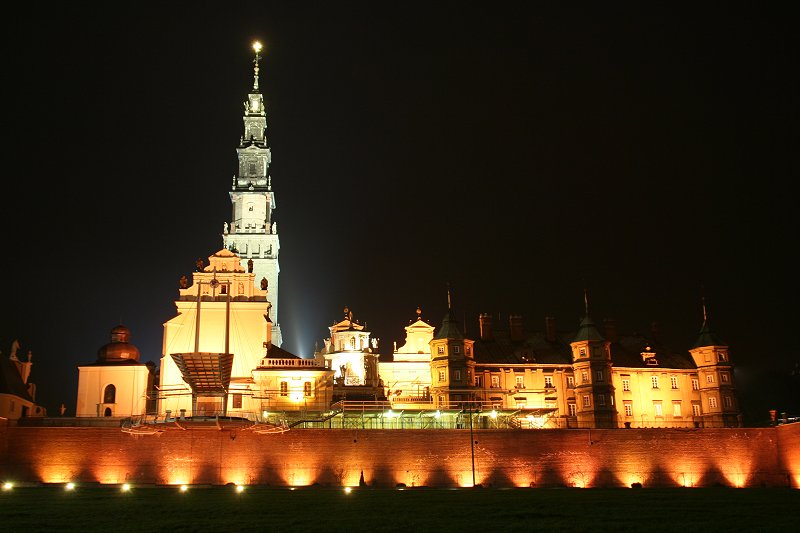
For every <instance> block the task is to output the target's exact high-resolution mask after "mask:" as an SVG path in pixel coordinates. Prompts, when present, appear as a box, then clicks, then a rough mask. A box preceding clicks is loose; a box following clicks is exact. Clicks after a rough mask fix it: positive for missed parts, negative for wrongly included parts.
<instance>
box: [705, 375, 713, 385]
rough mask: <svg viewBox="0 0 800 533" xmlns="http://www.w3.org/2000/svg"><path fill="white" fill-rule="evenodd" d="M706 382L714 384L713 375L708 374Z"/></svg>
mask: <svg viewBox="0 0 800 533" xmlns="http://www.w3.org/2000/svg"><path fill="white" fill-rule="evenodd" d="M706 381H707V382H708V383H714V374H708V375H706Z"/></svg>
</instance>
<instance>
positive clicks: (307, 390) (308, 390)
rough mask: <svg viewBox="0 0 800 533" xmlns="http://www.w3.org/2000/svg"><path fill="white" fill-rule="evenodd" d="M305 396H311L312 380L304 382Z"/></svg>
mask: <svg viewBox="0 0 800 533" xmlns="http://www.w3.org/2000/svg"><path fill="white" fill-rule="evenodd" d="M303 396H305V397H309V396H311V382H310V381H306V382H305V383H303Z"/></svg>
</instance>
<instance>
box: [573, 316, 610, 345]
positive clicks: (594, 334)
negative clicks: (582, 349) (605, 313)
mask: <svg viewBox="0 0 800 533" xmlns="http://www.w3.org/2000/svg"><path fill="white" fill-rule="evenodd" d="M604 340H605V339H604V338H603V336H602V335H600V332H599V331H598V330H597V326H595V324H594V321H593V320H592V319H591V318H590V317H589V315H586V316H585V317H583V320H581V323H580V325H579V326H578V331H577V332H576V333H575V338H574V339H572V342H582V341H604Z"/></svg>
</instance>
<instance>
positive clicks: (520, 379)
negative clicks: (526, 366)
mask: <svg viewBox="0 0 800 533" xmlns="http://www.w3.org/2000/svg"><path fill="white" fill-rule="evenodd" d="M515 379H516V385H514V388H517V389H524V388H525V384H524V383H523V379H524V378H523V376H515Z"/></svg>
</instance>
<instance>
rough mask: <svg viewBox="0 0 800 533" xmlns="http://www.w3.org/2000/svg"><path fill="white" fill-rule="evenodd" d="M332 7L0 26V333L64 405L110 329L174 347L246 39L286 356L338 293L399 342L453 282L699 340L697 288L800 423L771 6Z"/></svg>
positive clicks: (213, 229) (745, 399) (793, 224)
mask: <svg viewBox="0 0 800 533" xmlns="http://www.w3.org/2000/svg"><path fill="white" fill-rule="evenodd" d="M290 4H291V6H292V7H290ZM319 4H320V5H316V3H292V2H274V3H272V2H255V3H254V2H250V3H241V4H239V5H236V6H235V7H231V8H225V9H223V10H220V9H218V8H216V7H211V6H212V4H211V3H209V4H204V3H197V2H191V3H189V2H187V3H185V4H180V3H175V4H171V5H170V7H164V6H163V5H161V3H145V4H143V5H142V4H137V5H135V6H134V5H130V4H122V3H113V4H109V5H100V4H95V5H92V6H91V7H89V6H77V5H76V6H73V5H56V6H55V7H49V8H47V9H44V8H42V7H41V6H38V5H37V6H33V5H31V7H27V8H21V10H20V11H19V13H20V14H19V15H17V16H16V18H15V17H11V16H9V17H8V18H7V23H8V25H9V29H8V30H7V31H6V36H5V38H6V39H7V43H6V47H5V53H4V57H3V59H4V72H5V75H4V81H5V83H4V90H5V91H6V93H7V96H6V97H5V98H4V103H5V105H4V112H3V118H4V120H3V122H4V129H5V135H4V138H5V143H6V147H7V148H8V150H7V152H6V156H5V158H4V159H5V162H6V165H5V176H4V179H3V181H2V183H3V205H2V210H1V211H2V216H3V228H4V232H3V234H4V246H3V248H4V261H3V278H4V279H5V280H6V286H5V290H4V309H5V310H4V313H3V314H4V316H5V318H4V319H3V321H2V323H0V349H1V350H2V352H3V356H4V357H7V356H8V353H9V348H10V345H11V342H12V341H13V340H14V339H19V341H20V343H21V345H22V349H21V351H22V353H25V352H27V351H28V350H32V352H33V362H34V365H33V370H32V377H31V380H32V381H33V382H35V383H36V384H37V386H38V398H37V399H38V400H39V402H40V403H42V404H43V405H44V406H45V407H46V408H47V409H48V411H49V414H50V415H57V413H58V406H59V405H60V404H61V403H64V404H66V406H67V409H68V410H67V414H68V415H69V414H72V413H74V409H75V396H76V391H77V380H78V370H77V368H76V367H77V365H78V364H84V363H91V362H93V361H94V360H95V357H96V352H97V349H98V348H99V347H100V346H102V345H103V344H105V343H106V342H108V341H109V339H110V337H109V335H110V330H111V328H112V327H114V326H115V325H117V324H118V323H120V322H121V323H123V324H125V325H127V326H128V327H130V328H131V330H132V342H133V343H134V344H136V345H137V346H138V347H139V349H140V351H141V353H142V360H143V361H148V360H150V361H154V362H158V361H159V359H160V356H161V335H162V324H163V323H164V322H165V321H167V320H168V319H170V318H171V317H172V316H174V309H175V307H174V300H175V298H176V297H177V294H178V279H179V278H180V276H181V275H184V274H186V275H187V276H188V275H189V274H190V273H191V271H192V269H193V266H194V261H195V259H196V258H197V257H208V256H209V255H211V254H213V253H214V252H216V251H218V250H219V249H220V248H222V237H221V233H222V229H223V222H225V221H226V220H229V216H230V200H229V197H228V191H229V190H230V184H231V178H232V176H233V174H234V173H235V172H236V171H237V161H236V151H235V149H236V146H237V144H238V140H239V137H240V135H241V134H242V102H243V101H244V99H245V98H246V95H247V93H248V91H249V89H250V88H251V86H252V62H251V61H252V51H251V48H250V45H251V43H252V41H253V40H255V39H259V40H261V42H263V43H264V45H265V52H264V53H263V60H262V63H261V67H262V69H261V74H262V76H261V88H262V91H263V93H264V98H265V102H266V105H267V124H268V130H267V135H268V138H269V139H270V143H271V147H272V156H273V162H272V165H271V167H270V174H271V175H272V184H273V189H274V192H275V195H276V199H277V206H278V208H277V210H276V212H275V219H276V220H277V224H278V232H279V234H280V240H281V255H280V266H281V277H280V289H281V294H280V297H281V301H280V323H281V327H282V330H283V334H284V345H283V347H284V348H286V349H288V350H289V351H291V352H293V353H296V354H298V355H301V356H305V357H308V356H311V354H312V352H313V349H314V343H315V342H319V343H320V345H321V344H322V340H323V339H324V338H325V337H326V336H328V331H327V326H329V325H330V324H331V323H332V322H333V321H334V320H338V319H339V318H340V317H341V316H342V309H343V308H344V307H345V306H349V308H350V309H351V310H352V311H353V314H354V318H357V319H359V320H361V321H362V322H364V321H366V322H367V327H368V329H369V330H370V331H372V333H373V336H375V337H378V338H380V342H381V350H380V351H381V352H382V354H385V355H388V353H389V352H391V347H392V342H393V341H398V342H399V343H400V344H402V340H403V334H404V332H403V329H402V328H403V326H405V325H407V324H408V321H409V319H411V318H413V317H414V316H415V309H416V307H417V306H418V305H419V306H421V308H422V310H423V317H424V318H427V319H429V320H431V321H432V322H433V323H434V324H435V325H436V326H437V327H438V326H439V325H440V323H441V318H442V316H443V315H444V313H445V311H446V307H447V295H446V290H447V284H448V283H449V284H450V287H451V289H452V299H453V306H454V311H455V312H456V314H457V315H458V316H460V317H462V318H463V320H464V322H465V325H466V330H467V331H466V332H467V335H468V336H472V337H473V338H475V336H476V335H477V315H478V313H481V312H488V313H493V314H494V316H495V321H497V320H499V321H500V323H507V317H508V314H509V313H517V314H521V315H523V317H524V321H525V324H526V327H527V328H528V329H531V330H541V329H543V326H544V317H545V316H553V317H555V318H556V322H557V325H558V327H559V329H562V330H565V331H566V330H570V329H573V328H575V327H576V326H577V324H578V321H579V319H580V317H581V316H582V315H583V312H584V307H583V306H584V303H583V291H584V288H585V289H587V290H588V294H589V303H590V313H591V315H592V316H593V318H594V319H595V321H597V322H599V321H601V320H602V319H603V318H615V319H617V321H618V323H619V327H620V330H621V332H622V333H632V332H640V333H647V332H649V330H650V324H651V323H652V322H654V321H655V322H657V323H658V324H659V329H660V332H661V335H662V338H663V339H664V341H665V342H667V343H668V344H669V345H671V346H672V347H673V348H674V349H675V350H677V351H686V350H688V348H689V347H690V346H691V345H692V343H693V342H694V340H695V339H696V338H697V333H698V331H699V329H700V327H701V325H702V308H701V297H702V296H703V295H705V298H706V302H707V304H708V312H709V317H710V320H711V324H712V327H713V328H714V330H715V331H716V332H717V333H718V335H719V337H720V338H721V339H722V340H724V341H725V342H727V343H728V345H729V346H730V350H731V358H732V361H733V362H734V363H735V364H736V365H737V369H736V374H735V376H736V380H737V385H738V387H739V397H740V399H741V401H742V407H743V410H744V413H745V422H746V423H747V424H753V425H755V424H762V423H764V421H765V420H766V419H767V417H768V414H767V410H768V409H770V408H775V409H778V410H779V411H789V412H790V413H794V414H795V415H797V414H800V390H799V387H800V385H798V383H800V377H798V376H797V365H798V363H800V350H799V349H798V344H797V342H796V341H797V337H798V335H800V329H798V324H800V316H798V309H797V308H798V303H797V302H798V289H797V280H796V277H797V268H796V266H795V265H794V261H795V260H794V259H792V258H793V257H795V256H796V255H797V252H796V250H795V248H796V247H797V244H798V238H797V230H798V228H800V224H798V210H797V202H796V200H795V196H794V195H795V193H793V192H791V191H792V184H793V183H794V181H795V180H796V178H797V177H798V175H799V174H800V173H799V172H798V162H797V149H798V145H799V143H798V140H799V139H798V126H797V124H798V118H800V117H799V116H798V115H799V114H798V95H800V83H798V76H797V64H798V46H797V40H796V37H795V35H794V34H795V33H796V28H795V26H796V24H795V22H796V19H795V18H794V17H792V16H790V13H788V12H784V11H783V9H784V8H783V7H782V6H783V3H763V2H751V3H735V2H704V3H686V4H682V5H678V6H676V5H674V4H673V3H671V2H631V3H627V2H611V3H603V4H602V5H593V4H589V5H588V6H581V5H580V4H577V3H568V4H564V3H535V4H534V6H533V7H527V8H523V7H522V3H519V4H518V3H515V2H500V3H497V2H494V3H486V4H485V7H474V8H473V7H470V8H468V7H466V6H467V3H466V2H454V3H444V2H442V3H436V5H435V6H433V3H430V2H404V3H388V2H387V3H374V2H370V3H356V2H336V3H327V4H325V5H327V6H330V7H324V5H323V3H319ZM376 6H378V7H376ZM8 93H10V95H9V94H8ZM498 316H499V318H498ZM793 371H794V375H793Z"/></svg>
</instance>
